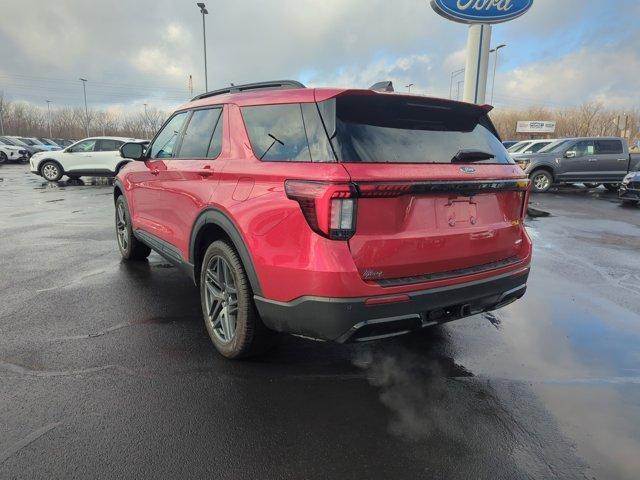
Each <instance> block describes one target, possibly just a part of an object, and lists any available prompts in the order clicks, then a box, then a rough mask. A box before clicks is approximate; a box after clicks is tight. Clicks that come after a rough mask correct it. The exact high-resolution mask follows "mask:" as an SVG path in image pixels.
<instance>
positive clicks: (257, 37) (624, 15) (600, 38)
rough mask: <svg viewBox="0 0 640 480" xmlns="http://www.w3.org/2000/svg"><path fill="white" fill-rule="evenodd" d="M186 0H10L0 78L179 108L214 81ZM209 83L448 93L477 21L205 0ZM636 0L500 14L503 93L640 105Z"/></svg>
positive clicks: (409, 6) (423, 0) (66, 95)
mask: <svg viewBox="0 0 640 480" xmlns="http://www.w3.org/2000/svg"><path fill="white" fill-rule="evenodd" d="M195 3H196V2H195V1H187V0H135V1H125V0H112V1H108V2H107V1H96V0H56V1H52V0H30V1H29V2H24V1H20V0H3V2H2V7H1V9H0V11H1V12H2V21H0V59H1V61H0V91H4V94H5V97H7V98H8V99H11V100H26V101H30V102H34V103H37V104H44V101H45V100H47V99H49V100H52V102H53V103H54V104H55V105H78V104H81V103H82V85H81V82H80V81H79V80H78V78H79V77H81V76H82V77H85V78H87V79H88V80H89V82H88V84H87V96H88V100H89V104H90V105H91V106H94V107H109V108H112V109H132V108H136V109H137V108H142V104H143V103H149V104H152V105H156V106H158V107H161V108H171V107H174V106H176V105H179V104H181V103H183V101H184V100H186V99H188V97H189V91H188V77H189V74H191V75H193V83H194V91H195V93H198V92H199V91H202V90H203V89H204V75H203V60H202V57H203V53H202V23H201V16H200V12H199V9H198V8H197V7H196V5H195ZM206 3H207V7H208V9H209V13H210V14H209V15H208V16H207V19H206V21H207V49H208V59H209V88H210V89H213V88H217V87H221V86H225V85H228V84H229V83H230V82H234V83H245V82H253V81H260V80H268V79H280V78H291V79H297V80H301V81H303V82H304V83H306V84H308V85H312V86H352V87H369V86H370V85H371V84H373V83H375V82H377V81H380V80H387V79H390V80H393V81H394V83H395V85H396V88H397V89H401V88H402V87H403V86H404V85H407V84H409V83H413V84H415V87H413V89H414V91H417V92H422V93H428V94H430V95H437V96H448V95H449V75H450V72H451V71H453V70H456V69H458V68H461V67H463V66H464V59H465V47H466V37H467V28H466V27H465V26H464V25H460V24H456V23H453V22H450V21H447V20H445V19H443V18H441V17H439V16H437V15H436V14H435V13H434V12H433V10H432V9H431V7H430V5H429V2H428V1H427V0H235V1H228V0H209V1H207V2H206ZM639 25H640V1H638V0H606V1H605V0H535V1H534V6H533V8H532V9H531V11H530V12H529V13H527V14H526V15H525V16H523V17H521V18H519V19H517V20H514V21H512V22H510V23H506V24H502V25H498V26H496V27H494V33H493V44H494V45H498V44H501V43H506V44H508V47H507V48H505V49H503V50H501V57H500V63H499V67H498V78H497V81H496V101H495V103H496V105H499V106H500V105H508V106H529V105H545V106H549V107H555V106H563V105H573V104H579V103H582V102H584V101H588V100H600V101H602V102H604V103H606V104H610V105H612V106H615V107H620V106H622V107H625V108H638V107H640V28H639Z"/></svg>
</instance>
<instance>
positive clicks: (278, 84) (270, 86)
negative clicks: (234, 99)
mask: <svg viewBox="0 0 640 480" xmlns="http://www.w3.org/2000/svg"><path fill="white" fill-rule="evenodd" d="M287 88H307V87H305V86H304V85H303V84H302V83H300V82H297V81H295V80H273V81H270V82H257V83H246V84H244V85H231V86H230V87H227V88H221V89H219V90H213V91H211V92H207V93H203V94H201V95H198V96H197V97H193V98H192V99H191V101H192V102H193V101H195V100H200V99H203V98H209V97H215V96H216V95H225V94H229V93H240V92H248V91H252V90H278V89H287Z"/></svg>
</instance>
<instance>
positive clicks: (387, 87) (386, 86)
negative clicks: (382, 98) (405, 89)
mask: <svg viewBox="0 0 640 480" xmlns="http://www.w3.org/2000/svg"><path fill="white" fill-rule="evenodd" d="M369 90H374V91H376V92H395V90H394V89H393V82H390V81H388V80H387V81H385V82H378V83H374V84H373V85H371V86H370V87H369Z"/></svg>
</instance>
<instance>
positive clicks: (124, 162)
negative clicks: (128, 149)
mask: <svg viewBox="0 0 640 480" xmlns="http://www.w3.org/2000/svg"><path fill="white" fill-rule="evenodd" d="M128 163H131V160H123V161H122V162H120V163H118V165H116V169H115V174H116V175H118V173H120V170H122V167H124V166H125V165H127V164H128Z"/></svg>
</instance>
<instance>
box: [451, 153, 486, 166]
mask: <svg viewBox="0 0 640 480" xmlns="http://www.w3.org/2000/svg"><path fill="white" fill-rule="evenodd" d="M492 158H496V156H495V155H494V154H493V153H489V152H484V151H482V150H458V153H456V154H455V155H454V156H453V158H452V159H451V163H473V162H481V161H483V160H491V159H492Z"/></svg>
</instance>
